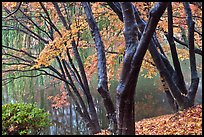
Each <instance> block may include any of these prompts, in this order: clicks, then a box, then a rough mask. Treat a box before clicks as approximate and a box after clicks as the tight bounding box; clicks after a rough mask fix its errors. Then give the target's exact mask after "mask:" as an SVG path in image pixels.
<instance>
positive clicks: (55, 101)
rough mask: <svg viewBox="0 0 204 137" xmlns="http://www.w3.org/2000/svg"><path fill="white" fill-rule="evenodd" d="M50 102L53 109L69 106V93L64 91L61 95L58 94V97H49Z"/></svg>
mask: <svg viewBox="0 0 204 137" xmlns="http://www.w3.org/2000/svg"><path fill="white" fill-rule="evenodd" d="M48 100H51V101H52V105H51V106H52V108H56V109H57V108H61V107H64V106H68V104H69V103H68V100H67V92H65V91H63V92H62V93H61V94H57V95H56V96H49V97H48Z"/></svg>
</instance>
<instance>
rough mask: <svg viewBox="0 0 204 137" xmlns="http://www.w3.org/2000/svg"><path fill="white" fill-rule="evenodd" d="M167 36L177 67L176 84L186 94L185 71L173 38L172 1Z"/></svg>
mask: <svg viewBox="0 0 204 137" xmlns="http://www.w3.org/2000/svg"><path fill="white" fill-rule="evenodd" d="M166 37H167V40H168V42H169V45H170V49H171V53H172V54H171V55H172V59H173V64H174V68H175V75H177V79H178V80H177V81H176V84H177V85H178V88H179V89H180V91H181V93H183V94H185V95H186V94H187V92H188V91H187V88H186V84H185V82H184V78H183V73H182V71H181V66H180V63H179V59H178V55H177V51H176V45H175V43H174V39H173V16H172V5H171V2H169V3H168V34H167V35H166Z"/></svg>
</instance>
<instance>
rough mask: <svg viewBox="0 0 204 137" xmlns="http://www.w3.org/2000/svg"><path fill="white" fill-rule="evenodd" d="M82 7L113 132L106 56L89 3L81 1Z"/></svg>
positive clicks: (112, 106) (114, 114)
mask: <svg viewBox="0 0 204 137" xmlns="http://www.w3.org/2000/svg"><path fill="white" fill-rule="evenodd" d="M82 5H83V7H84V10H85V13H86V16H87V22H88V24H89V27H90V31H91V34H92V37H93V39H94V41H95V44H96V50H97V57H98V92H99V93H100V95H101V97H102V98H103V102H104V105H105V108H106V111H107V117H108V120H109V129H110V130H111V131H112V132H115V131H116V129H117V121H116V113H115V108H114V105H113V102H112V100H111V97H110V94H109V91H108V80H107V71H106V57H105V49H104V44H103V41H102V39H101V35H100V33H99V29H98V26H97V24H96V21H95V19H94V17H93V14H92V10H91V7H90V4H89V3H88V2H82Z"/></svg>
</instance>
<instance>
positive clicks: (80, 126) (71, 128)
mask: <svg viewBox="0 0 204 137" xmlns="http://www.w3.org/2000/svg"><path fill="white" fill-rule="evenodd" d="M189 74H190V73H189V71H188V73H187V72H185V73H184V76H185V78H186V81H187V87H189V86H190V85H189V84H190V76H189ZM199 76H200V82H199V87H198V92H197V95H196V104H201V103H202V72H200V73H199ZM33 81H34V80H33ZM36 81H37V80H36ZM45 81H46V80H45ZM32 84H33V87H34V89H35V94H33V95H34V97H33V96H32V95H31V94H29V92H28V90H24V91H21V92H19V91H16V90H15V89H14V88H13V89H12V90H9V88H8V87H6V86H5V87H3V89H2V104H5V103H10V102H12V103H15V102H20V101H23V102H26V103H33V102H32V99H31V98H33V100H34V101H35V102H37V103H38V105H39V107H43V108H45V109H46V110H47V111H49V113H50V114H51V116H50V118H51V119H52V121H53V125H52V126H50V127H49V128H48V129H47V130H45V131H43V132H44V133H42V134H47V135H84V134H88V129H87V128H86V126H85V123H84V122H83V120H82V119H81V118H80V116H79V115H78V114H77V113H76V111H75V105H74V103H72V100H71V99H68V100H69V105H68V106H65V107H62V108H58V109H54V108H52V107H51V102H50V100H47V97H48V96H50V95H52V96H54V95H56V94H57V93H59V92H60V85H53V84H52V85H49V86H48V87H46V89H43V88H42V87H44V86H39V84H38V83H37V82H33V83H32ZM44 85H47V83H44ZM94 85H97V83H92V85H91V92H92V95H93V101H94V104H95V107H96V112H97V114H98V117H99V123H100V125H101V127H102V128H107V126H108V125H107V124H108V120H107V118H106V116H105V114H106V111H105V108H104V105H103V100H102V98H101V97H100V95H99V94H98V93H97V90H96V88H95V87H94ZM117 85H118V82H117V81H114V80H113V81H112V84H111V87H110V94H111V96H112V99H113V102H115V100H114V98H115V89H116V87H117ZM158 87H159V77H158V76H157V77H154V78H153V79H144V78H143V77H140V78H139V80H138V85H137V89H136V90H137V92H136V97H135V101H136V103H135V113H136V115H135V119H136V121H138V120H141V119H143V118H149V117H153V116H158V115H163V114H169V113H172V110H171V108H170V106H169V104H168V102H167V99H166V96H165V94H164V92H163V90H162V88H158ZM11 91H12V92H11Z"/></svg>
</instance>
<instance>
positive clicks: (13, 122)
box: [2, 103, 51, 135]
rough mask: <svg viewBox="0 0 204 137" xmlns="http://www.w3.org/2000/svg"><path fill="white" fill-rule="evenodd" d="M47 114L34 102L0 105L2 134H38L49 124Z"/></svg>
mask: <svg viewBox="0 0 204 137" xmlns="http://www.w3.org/2000/svg"><path fill="white" fill-rule="evenodd" d="M48 116H49V113H47V112H44V110H42V109H40V108H38V107H37V105H36V104H25V103H15V104H5V105H2V135H29V134H40V133H41V131H42V130H44V129H45V128H47V127H49V126H50V125H51V121H50V119H49V118H48Z"/></svg>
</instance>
